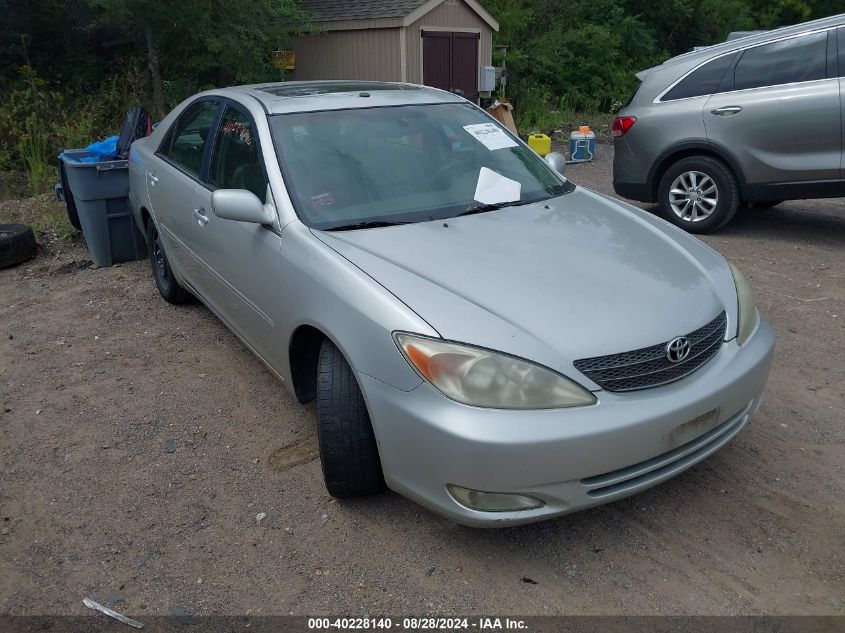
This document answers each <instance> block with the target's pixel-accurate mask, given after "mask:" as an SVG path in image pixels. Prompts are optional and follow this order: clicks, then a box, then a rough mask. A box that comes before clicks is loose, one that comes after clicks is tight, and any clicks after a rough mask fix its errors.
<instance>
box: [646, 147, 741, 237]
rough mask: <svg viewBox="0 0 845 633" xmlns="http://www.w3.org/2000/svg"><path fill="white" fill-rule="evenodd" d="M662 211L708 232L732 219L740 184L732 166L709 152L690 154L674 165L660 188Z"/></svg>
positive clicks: (692, 229)
mask: <svg viewBox="0 0 845 633" xmlns="http://www.w3.org/2000/svg"><path fill="white" fill-rule="evenodd" d="M657 195H658V204H659V205H660V213H661V215H662V216H663V217H664V218H666V219H667V220H669V221H670V222H672V223H673V224H675V225H677V226H679V227H681V228H682V229H684V230H685V231H689V232H690V233H708V232H710V231H715V230H716V229H718V228H721V227H722V226H724V225H725V224H727V223H728V222H730V221H731V219H732V218H733V216H734V214H735V213H736V211H737V208H738V207H739V187H738V186H737V183H736V178H735V177H734V175H733V173H732V172H731V170H730V169H729V168H728V166H727V165H725V164H724V163H723V162H722V161H720V160H717V159H715V158H711V157H709V156H690V157H688V158H683V159H681V160H679V161H678V162H677V163H675V164H674V165H672V166H671V167H670V168H669V169H668V170H666V173H665V174H663V178H661V179H660V185H659V187H658V189H657Z"/></svg>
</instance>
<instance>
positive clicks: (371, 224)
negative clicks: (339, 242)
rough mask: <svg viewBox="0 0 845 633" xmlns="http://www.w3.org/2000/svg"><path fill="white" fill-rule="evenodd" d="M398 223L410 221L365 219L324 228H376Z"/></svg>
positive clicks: (397, 224) (346, 229)
mask: <svg viewBox="0 0 845 633" xmlns="http://www.w3.org/2000/svg"><path fill="white" fill-rule="evenodd" d="M400 224H410V222H390V221H388V220H367V221H365V222H354V223H352V224H342V225H340V226H332V227H330V228H327V229H324V230H326V231H354V230H356V229H378V228H381V227H383V226H399V225H400Z"/></svg>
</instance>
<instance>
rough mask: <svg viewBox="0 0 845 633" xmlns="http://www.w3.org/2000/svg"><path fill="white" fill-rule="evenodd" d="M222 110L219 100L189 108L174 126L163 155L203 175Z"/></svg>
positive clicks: (194, 173) (179, 165)
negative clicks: (205, 156) (207, 149)
mask: <svg viewBox="0 0 845 633" xmlns="http://www.w3.org/2000/svg"><path fill="white" fill-rule="evenodd" d="M219 111H220V104H219V103H218V102H216V101H198V102H196V103H194V104H191V105H189V106H188V107H187V108H186V109H185V111H184V112H183V113H182V114H181V116H180V117H179V119H178V120H177V121H176V123H174V124H173V129H171V131H170V133H169V135H168V139H167V140H166V141H165V142H164V143H163V144H162V147H161V148H160V149H159V153H160V154H161V155H162V156H166V157H167V158H168V159H169V160H170V162H172V163H174V164H176V165H177V166H178V167H180V168H181V169H183V170H185V171H186V172H188V173H189V174H191V175H192V176H199V174H200V169H201V168H202V158H203V153H204V152H205V144H206V142H207V141H208V136H209V131H210V130H211V127H212V125H214V121H215V119H217V113H218V112H219Z"/></svg>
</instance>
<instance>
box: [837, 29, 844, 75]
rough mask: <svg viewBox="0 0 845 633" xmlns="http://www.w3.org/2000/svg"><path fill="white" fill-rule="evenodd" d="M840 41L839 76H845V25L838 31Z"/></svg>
mask: <svg viewBox="0 0 845 633" xmlns="http://www.w3.org/2000/svg"><path fill="white" fill-rule="evenodd" d="M836 33H837V35H838V37H837V40H838V43H839V76H840V77H845V26H844V27H842V28H841V29H837V31H836Z"/></svg>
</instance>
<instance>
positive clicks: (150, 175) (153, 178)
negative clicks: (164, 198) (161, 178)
mask: <svg viewBox="0 0 845 633" xmlns="http://www.w3.org/2000/svg"><path fill="white" fill-rule="evenodd" d="M147 177H148V178H149V179H150V185H152V186H153V187H155V186H156V183H157V182H158V178H156V175H155V174H154V173H153V172H151V171H148V172H147Z"/></svg>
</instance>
